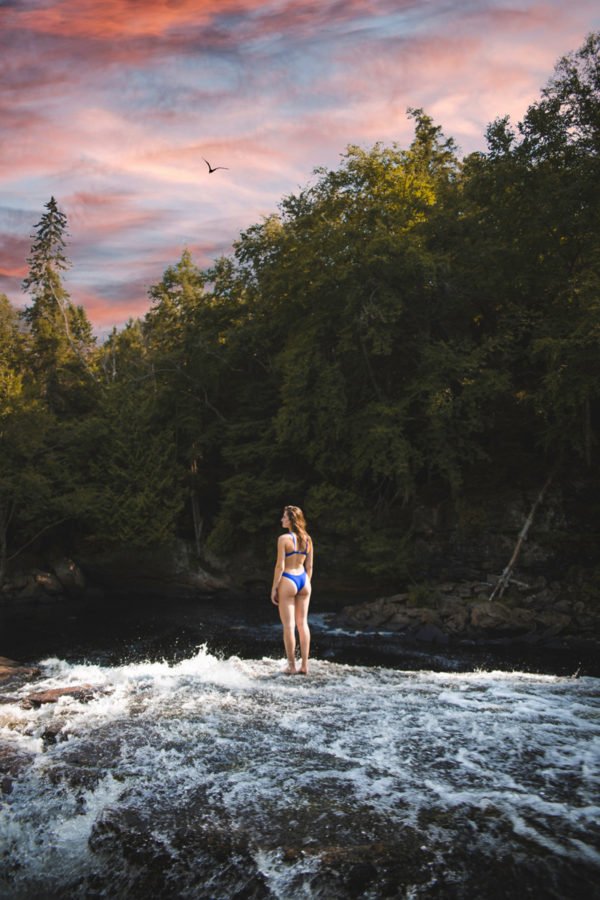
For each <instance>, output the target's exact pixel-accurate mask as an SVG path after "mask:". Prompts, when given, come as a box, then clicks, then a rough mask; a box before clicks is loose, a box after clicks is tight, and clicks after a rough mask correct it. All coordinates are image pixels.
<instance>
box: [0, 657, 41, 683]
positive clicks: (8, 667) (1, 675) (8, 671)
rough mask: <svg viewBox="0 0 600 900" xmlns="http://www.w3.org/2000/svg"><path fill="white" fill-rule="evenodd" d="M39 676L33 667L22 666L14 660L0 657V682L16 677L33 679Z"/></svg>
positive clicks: (37, 670) (38, 671)
mask: <svg viewBox="0 0 600 900" xmlns="http://www.w3.org/2000/svg"><path fill="white" fill-rule="evenodd" d="M39 674H40V670H39V669H37V668H36V667H35V666H22V665H21V663H19V662H17V661H16V660H14V659H8V657H6V656H0V681H8V680H9V679H10V678H16V677H17V676H22V677H25V678H34V677H35V676H36V675H39Z"/></svg>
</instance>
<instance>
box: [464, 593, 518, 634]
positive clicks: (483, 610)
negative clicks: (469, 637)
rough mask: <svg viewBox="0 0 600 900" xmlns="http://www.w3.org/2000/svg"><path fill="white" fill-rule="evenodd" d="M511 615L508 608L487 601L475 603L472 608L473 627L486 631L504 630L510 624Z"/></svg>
mask: <svg viewBox="0 0 600 900" xmlns="http://www.w3.org/2000/svg"><path fill="white" fill-rule="evenodd" d="M510 615H511V612H510V609H509V608H508V607H507V606H504V605H503V604H501V603H493V602H490V601H489V600H486V601H485V602H484V603H475V604H474V606H473V607H472V608H471V625H472V626H473V627H474V628H480V629H483V630H486V631H488V630H494V629H498V628H502V627H504V626H506V625H507V624H508V623H509V622H510Z"/></svg>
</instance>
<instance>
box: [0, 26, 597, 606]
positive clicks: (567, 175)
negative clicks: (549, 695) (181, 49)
mask: <svg viewBox="0 0 600 900" xmlns="http://www.w3.org/2000/svg"><path fill="white" fill-rule="evenodd" d="M599 51H600V36H599V35H597V34H595V35H590V37H589V38H588V39H587V40H586V42H585V44H584V45H583V47H582V48H581V49H580V50H579V51H577V52H576V53H572V54H569V55H568V56H566V57H564V58H563V59H562V60H560V61H559V64H558V66H557V68H556V71H555V73H554V76H553V77H552V78H551V80H550V81H549V83H548V85H547V87H546V88H545V89H544V91H543V92H542V94H541V97H540V99H539V100H538V101H537V102H536V103H534V104H532V105H531V107H530V108H529V109H528V110H527V113H526V114H525V116H524V118H523V121H522V122H520V123H518V124H517V125H513V124H511V122H510V120H509V118H508V117H504V118H499V119H497V120H496V121H495V122H493V123H491V124H490V126H489V127H488V129H487V132H486V136H487V141H488V149H487V152H485V153H474V154H471V155H470V156H468V157H466V158H465V159H463V160H460V159H459V158H458V154H457V150H456V147H455V145H454V142H453V141H452V139H451V138H446V137H445V136H444V135H443V133H442V130H441V128H440V127H439V126H438V125H436V124H435V123H434V122H433V121H432V119H431V118H430V117H429V116H428V115H426V114H425V113H424V112H423V110H420V109H416V110H409V115H410V116H411V118H412V119H413V120H414V124H415V133H414V138H413V141H412V143H411V144H410V146H409V147H408V148H402V147H400V146H398V145H396V144H394V145H392V146H391V147H384V146H382V145H381V144H376V145H375V146H374V147H371V148H368V149H365V148H361V147H357V146H350V147H348V148H347V150H346V152H345V154H344V155H343V156H342V158H341V161H340V164H339V166H338V167H337V168H336V169H335V170H331V171H330V170H326V169H319V170H316V171H315V173H314V178H313V180H312V182H311V183H310V184H309V185H308V186H307V187H305V188H304V189H301V190H300V191H299V192H298V193H296V194H293V195H290V196H288V197H285V198H284V199H283V200H282V202H281V204H280V207H279V210H278V211H277V212H276V213H274V214H272V215H270V216H268V217H267V218H265V219H264V220H263V221H262V222H259V223H257V224H255V225H253V226H252V227H250V228H248V229H247V230H246V231H244V232H243V233H242V234H241V235H240V237H239V240H238V241H237V242H236V244H235V247H234V253H233V255H232V256H230V257H228V258H222V259H218V260H217V261H216V262H215V263H214V265H213V266H212V267H211V268H210V269H209V270H207V271H204V272H203V271H201V270H199V269H198V268H197V267H196V266H195V264H194V263H193V260H192V257H191V255H190V253H189V252H188V251H187V250H186V251H184V253H183V254H182V257H181V259H180V260H179V261H178V262H177V263H175V264H174V265H172V266H169V267H168V268H167V270H166V271H165V273H164V275H163V277H162V279H161V280H160V281H159V282H158V283H157V284H156V285H154V286H153V287H152V288H151V289H150V292H149V294H150V299H151V303H152V305H151V309H150V311H149V312H148V314H147V315H146V316H145V318H144V319H143V320H142V321H131V322H129V323H128V324H127V325H126V326H125V327H124V328H123V329H121V330H120V331H117V330H115V331H114V332H113V333H112V334H111V335H110V337H109V338H108V340H107V341H106V342H105V344H104V345H103V347H101V348H100V349H99V350H96V349H95V348H94V346H93V340H92V337H91V332H90V330H89V325H88V323H87V320H86V318H85V314H84V313H83V311H82V310H81V309H80V308H79V307H75V306H73V304H71V301H70V298H69V296H68V294H67V293H66V291H65V288H64V286H63V284H62V273H63V272H64V271H65V270H66V268H67V266H68V261H67V259H66V254H65V236H66V225H67V223H66V218H65V216H64V214H62V213H61V212H60V210H59V209H58V206H57V204H56V202H55V201H54V199H52V200H51V201H50V203H49V204H48V205H47V212H46V213H45V214H44V216H42V219H41V221H40V223H39V224H38V226H37V232H36V235H35V241H34V244H33V246H32V253H31V257H30V260H29V263H30V273H29V275H28V278H27V279H26V280H25V286H26V288H27V290H29V291H30V292H31V294H32V298H33V303H32V306H31V307H29V308H28V310H26V313H25V316H24V318H23V324H21V325H19V322H18V320H17V318H16V314H15V312H14V310H12V308H11V307H10V304H8V302H7V301H6V299H2V298H0V340H1V341H2V343H3V345H4V349H5V350H6V352H5V353H3V354H2V356H1V358H0V404H1V405H0V429H2V436H1V439H2V440H3V441H4V442H5V447H6V452H5V460H8V462H5V470H3V471H4V474H3V475H2V476H1V478H2V479H3V480H2V481H1V484H2V485H3V486H4V487H2V488H1V490H2V491H4V493H3V494H2V497H3V498H4V499H3V500H1V502H2V503H4V508H5V509H9V507H10V509H16V508H17V507H18V508H19V509H20V510H21V512H20V513H19V515H16V513H14V514H13V513H10V517H9V518H10V522H11V524H10V525H6V527H5V528H4V533H5V534H9V539H10V540H11V541H12V542H13V543H16V540H17V537H19V539H23V538H24V537H27V536H29V535H30V533H31V527H32V522H29V520H27V516H28V515H31V517H32V521H33V519H34V518H35V519H36V520H37V521H39V523H40V525H41V526H42V527H43V525H44V523H46V522H50V521H51V519H52V517H53V516H55V517H56V516H60V515H64V516H65V517H66V518H67V519H68V521H69V522H71V523H79V524H80V527H81V528H82V529H83V531H85V532H87V533H92V534H95V536H96V537H99V538H101V539H102V540H105V541H118V542H126V543H128V544H137V545H146V544H148V543H155V542H157V541H168V540H169V539H170V537H172V536H173V535H174V534H176V533H179V534H183V535H186V536H190V535H191V534H192V533H193V534H194V536H195V538H196V540H197V543H198V545H199V544H200V535H201V536H202V540H203V541H207V542H208V545H209V546H210V547H211V548H212V549H214V550H217V551H218V552H220V553H223V554H228V553H231V552H233V551H237V550H239V549H240V548H241V549H243V550H247V551H248V553H251V552H252V551H253V549H254V550H258V552H262V551H263V548H264V547H265V546H267V544H268V546H269V547H271V544H272V538H273V534H274V532H275V533H276V531H277V519H278V516H279V512H280V507H281V505H282V504H283V503H285V502H295V503H298V504H299V505H301V506H303V507H304V508H305V510H306V513H307V516H308V520H309V524H310V527H311V530H313V531H314V533H315V535H317V536H318V539H319V546H320V547H323V548H325V554H324V555H325V557H327V555H330V556H331V557H332V558H333V557H335V558H336V559H342V556H343V559H344V560H345V562H344V563H343V565H344V566H347V567H348V568H349V569H351V570H353V571H362V572H366V573H369V574H370V575H371V576H373V577H376V578H379V579H393V578H406V579H409V578H410V576H411V574H412V565H413V564H412V550H411V542H412V527H411V526H412V521H413V513H414V510H415V509H416V507H418V506H419V505H423V504H425V505H427V503H430V502H434V503H438V504H439V503H441V502H444V501H447V500H448V498H449V497H452V499H453V503H454V506H455V509H456V510H457V511H458V515H459V519H461V520H465V521H463V525H465V528H466V530H469V529H471V530H474V529H476V528H477V527H478V524H477V523H478V521H479V519H478V518H477V516H478V515H479V514H480V513H477V515H475V512H473V511H474V510H475V511H477V510H479V509H480V507H479V506H478V505H477V503H476V502H475V501H474V500H473V498H476V497H477V490H478V486H481V485H482V484H489V483H491V482H493V483H494V484H498V483H502V482H510V483H511V484H513V483H515V482H519V483H522V484H524V485H525V484H529V483H531V480H532V479H533V480H535V483H536V485H537V484H538V482H539V472H540V470H544V471H547V470H548V468H549V467H550V466H552V467H553V466H554V465H555V463H556V461H557V460H560V461H562V463H563V466H564V467H565V468H564V471H569V470H570V469H572V468H573V467H577V466H581V465H583V466H585V467H587V470H588V471H589V472H590V473H591V472H592V471H593V466H594V463H595V462H596V457H597V446H598V431H599V428H600V377H599V376H600V364H599V356H598V347H599V344H600V331H599V327H600V326H599V324H598V323H599V321H600V309H599V302H600V301H599V297H600V251H599V244H598V234H599V233H600V219H599V217H600V177H599V176H600V170H599V166H600V75H599V73H600V62H599V58H598V57H599ZM57 430H59V431H60V434H61V437H60V439H58V440H57ZM57 448H58V449H57ZM92 448H98V450H97V454H96V455H95V456H94V453H93V452H92ZM78 453H79V457H78V456H77V454H78ZM92 458H93V462H92ZM590 477H591V476H590ZM36 479H37V481H36ZM13 481H14V482H15V483H16V484H17V488H11V489H10V491H9V490H8V488H7V485H9V484H12V482H13ZM0 493H1V491H0ZM36 496H37V497H38V498H39V503H37V505H36V502H37V501H36V499H35V498H36ZM7 498H8V499H7ZM465 498H469V499H468V501H467V500H466V499H465ZM42 510H45V512H43V513H42ZM481 514H482V513H481ZM473 515H475V521H471V519H470V518H469V517H471V518H472V517H473ZM19 517H20V518H19ZM4 518H5V519H6V515H5V517H4ZM466 520H468V522H467V521H466ZM465 522H466V524H465ZM0 532H1V529H0ZM341 547H343V548H345V556H344V555H343V554H342V556H340V553H339V550H340V548H341ZM419 590H423V591H425V590H428V589H426V588H423V589H421V588H418V589H417V588H415V591H413V593H414V594H415V598H416V599H415V602H417V600H418V598H419V596H420V594H419ZM419 602H420V601H419Z"/></svg>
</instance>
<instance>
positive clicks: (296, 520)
mask: <svg viewBox="0 0 600 900" xmlns="http://www.w3.org/2000/svg"><path fill="white" fill-rule="evenodd" d="M283 511H284V513H285V514H286V515H287V517H288V519H289V520H290V528H291V529H292V531H293V532H294V534H295V535H296V537H297V538H298V549H300V550H308V549H309V541H310V537H309V534H308V531H307V530H306V519H305V518H304V513H303V512H302V510H301V509H300V507H299V506H284V508H283Z"/></svg>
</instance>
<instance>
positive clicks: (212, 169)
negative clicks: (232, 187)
mask: <svg viewBox="0 0 600 900" xmlns="http://www.w3.org/2000/svg"><path fill="white" fill-rule="evenodd" d="M202 159H204V157H202ZM204 162H205V163H206V165H207V166H208V174H209V175H212V173H213V172H216V171H217V169H228V166H211V164H210V163H209V161H208V160H207V159H204Z"/></svg>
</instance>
